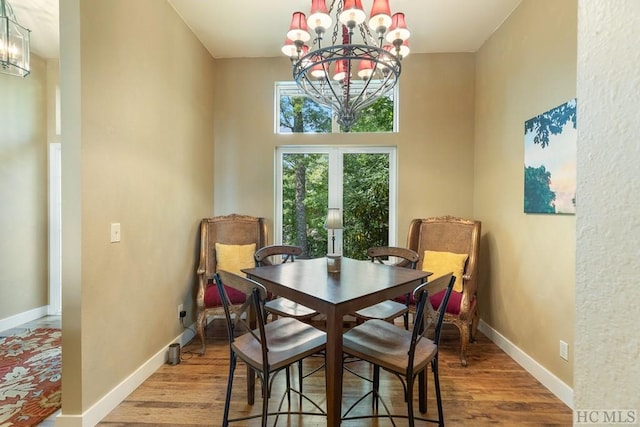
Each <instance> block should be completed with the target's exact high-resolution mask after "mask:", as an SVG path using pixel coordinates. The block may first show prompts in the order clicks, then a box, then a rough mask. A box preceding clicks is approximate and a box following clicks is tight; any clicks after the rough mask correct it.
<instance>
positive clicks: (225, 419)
mask: <svg viewBox="0 0 640 427" xmlns="http://www.w3.org/2000/svg"><path fill="white" fill-rule="evenodd" d="M236 361H237V358H236V355H235V354H231V358H230V361H229V378H227V396H226V397H225V400H224V414H223V416H222V427H227V426H228V425H229V406H230V405H231V389H232V388H233V373H234V372H235V370H236Z"/></svg>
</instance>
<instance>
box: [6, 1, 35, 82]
mask: <svg viewBox="0 0 640 427" xmlns="http://www.w3.org/2000/svg"><path fill="white" fill-rule="evenodd" d="M29 33H30V31H29V30H28V29H26V28H25V27H23V26H22V25H20V24H18V21H16V16H15V15H14V13H13V9H12V8H11V5H10V4H9V3H8V2H7V1H6V0H0V73H4V74H11V75H12V76H19V77H26V76H28V75H29V73H30V72H31V71H30V68H29Z"/></svg>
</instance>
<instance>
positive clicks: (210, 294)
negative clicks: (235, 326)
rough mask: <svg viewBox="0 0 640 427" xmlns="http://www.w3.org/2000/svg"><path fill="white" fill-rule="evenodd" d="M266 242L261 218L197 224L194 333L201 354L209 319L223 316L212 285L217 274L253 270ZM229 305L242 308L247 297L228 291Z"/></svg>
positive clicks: (210, 220) (234, 216) (218, 219)
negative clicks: (198, 234)
mask: <svg viewBox="0 0 640 427" xmlns="http://www.w3.org/2000/svg"><path fill="white" fill-rule="evenodd" d="M266 242H267V226H266V224H265V222H264V219H263V218H257V217H253V216H247V215H237V214H231V215H225V216H216V217H213V218H204V219H203V220H202V222H201V223H200V263H199V265H198V270H197V275H198V293H197V296H196V307H197V318H196V330H197V333H198V336H199V337H200V343H201V350H200V354H201V355H203V354H204V352H205V328H206V326H207V318H208V317H209V316H224V308H223V306H222V300H221V298H220V294H219V293H218V290H217V288H216V285H215V283H214V280H213V278H214V275H215V273H216V272H217V271H218V270H226V271H230V272H232V273H236V274H241V275H243V273H242V272H241V271H240V270H241V269H243V268H252V267H255V260H254V258H253V256H254V254H255V252H256V250H258V249H260V248H262V247H263V246H265V245H266ZM228 296H229V298H230V299H231V303H232V304H235V305H241V304H242V303H244V301H245V298H246V295H245V294H243V293H242V292H235V291H234V290H233V289H230V290H228Z"/></svg>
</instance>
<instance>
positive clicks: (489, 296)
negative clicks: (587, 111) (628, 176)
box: [474, 0, 580, 386]
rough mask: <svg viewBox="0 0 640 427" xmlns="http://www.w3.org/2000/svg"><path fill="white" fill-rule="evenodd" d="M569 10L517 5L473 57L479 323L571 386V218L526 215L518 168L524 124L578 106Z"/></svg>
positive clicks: (538, 3) (571, 6)
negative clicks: (564, 347) (563, 351)
mask: <svg viewBox="0 0 640 427" xmlns="http://www.w3.org/2000/svg"><path fill="white" fill-rule="evenodd" d="M576 3H577V2H576V1H573V0H567V1H561V2H559V1H556V0H525V1H523V2H522V3H521V5H520V6H519V7H518V8H517V9H516V11H515V12H514V13H513V14H512V15H511V16H510V17H509V19H508V20H507V21H506V22H505V23H504V24H503V25H502V26H501V27H500V29H499V30H498V31H497V32H496V33H495V34H494V35H493V36H492V37H491V39H490V40H489V41H488V42H487V43H485V44H484V46H483V47H482V48H481V50H480V51H479V52H478V55H477V74H476V127H475V175H474V215H475V216H476V217H477V218H478V219H481V220H482V221H483V224H482V228H483V244H482V249H481V255H480V256H481V277H480V280H481V281H480V285H479V298H480V303H479V308H480V317H481V318H482V319H483V320H484V321H485V322H486V323H487V324H489V325H490V326H491V327H492V328H494V329H495V330H497V331H498V332H499V333H500V334H502V335H504V337H506V338H507V339H508V340H509V341H511V342H512V343H513V344H515V345H516V346H517V347H519V348H520V349H521V350H522V351H524V352H525V353H527V354H528V355H529V356H531V357H532V358H533V359H534V360H535V361H536V362H538V363H539V364H541V365H542V366H544V367H545V368H546V369H548V370H549V371H550V372H551V373H553V374H554V375H556V376H557V377H558V378H559V379H560V380H562V381H563V382H564V383H566V384H567V385H569V386H571V385H572V382H573V357H572V356H573V343H574V328H573V327H574V287H575V217H574V216H550V215H527V214H524V213H523V188H524V185H523V183H524V178H523V167H524V122H525V120H528V119H530V118H532V117H534V116H536V115H538V114H540V113H543V112H545V111H547V110H549V109H550V108H553V107H555V106H557V105H560V104H562V103H564V102H566V101H568V100H570V99H572V98H574V97H575V96H576V28H577V27H576V25H577V24H576V17H577V8H576ZM579 123H580V119H579ZM560 340H563V341H565V342H567V343H569V346H570V347H569V348H570V350H569V354H570V359H569V361H568V362H567V361H564V360H562V359H561V358H560V357H559V341H560Z"/></svg>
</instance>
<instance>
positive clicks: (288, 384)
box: [284, 366, 291, 408]
mask: <svg viewBox="0 0 640 427" xmlns="http://www.w3.org/2000/svg"><path fill="white" fill-rule="evenodd" d="M284 372H285V376H286V378H287V404H288V405H289V408H291V375H290V373H289V367H288V366H287V367H286V368H284Z"/></svg>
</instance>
